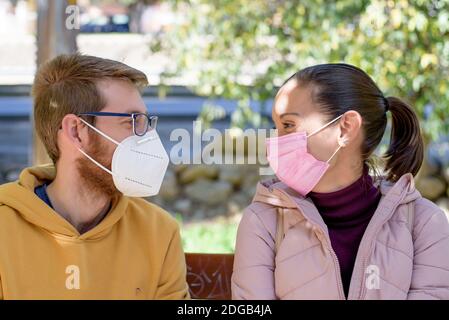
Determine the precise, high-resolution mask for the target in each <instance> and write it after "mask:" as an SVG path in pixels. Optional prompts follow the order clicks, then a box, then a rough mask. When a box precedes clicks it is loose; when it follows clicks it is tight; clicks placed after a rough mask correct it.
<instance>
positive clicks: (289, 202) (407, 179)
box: [253, 173, 421, 208]
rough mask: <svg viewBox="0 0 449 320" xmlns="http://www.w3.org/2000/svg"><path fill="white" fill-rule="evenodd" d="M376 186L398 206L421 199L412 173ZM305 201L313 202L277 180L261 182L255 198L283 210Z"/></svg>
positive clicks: (384, 180)
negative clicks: (390, 196)
mask: <svg viewBox="0 0 449 320" xmlns="http://www.w3.org/2000/svg"><path fill="white" fill-rule="evenodd" d="M374 185H375V186H380V192H381V194H382V197H385V196H387V195H389V194H390V193H391V195H393V196H394V195H395V196H396V197H393V198H395V200H396V201H397V202H398V204H404V203H409V202H411V201H414V200H416V199H418V198H420V197H421V194H420V193H419V191H418V190H417V189H416V187H415V182H414V179H413V176H412V174H410V173H407V174H405V175H403V176H402V177H401V178H400V179H399V180H398V181H397V182H396V183H393V182H390V181H388V180H386V179H385V178H384V177H381V178H379V179H377V180H375V182H374ZM391 200H394V199H391ZM303 201H311V200H310V199H309V198H307V197H303V196H302V195H300V194H299V193H297V192H296V191H295V190H293V189H292V188H290V187H288V186H287V185H286V184H285V183H283V182H281V181H280V180H279V179H277V178H275V179H269V180H265V181H262V182H259V183H258V185H257V188H256V195H255V196H254V198H253V202H262V203H266V204H270V205H272V206H276V207H283V208H295V207H296V204H297V203H298V202H303Z"/></svg>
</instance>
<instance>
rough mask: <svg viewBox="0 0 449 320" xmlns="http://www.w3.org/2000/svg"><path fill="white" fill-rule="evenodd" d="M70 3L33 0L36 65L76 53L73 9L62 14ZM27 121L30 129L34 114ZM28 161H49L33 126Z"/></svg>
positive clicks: (69, 1)
mask: <svg viewBox="0 0 449 320" xmlns="http://www.w3.org/2000/svg"><path fill="white" fill-rule="evenodd" d="M70 5H76V0H38V1H37V14H38V18H37V67H39V66H40V65H41V64H42V63H44V62H45V61H47V60H50V59H52V58H54V57H55V56H57V55H59V54H64V53H75V52H76V50H77V49H76V48H77V47H76V36H77V34H78V29H76V27H75V28H74V29H73V28H72V27H73V24H69V27H68V25H67V23H66V22H67V21H68V19H71V20H70V21H68V22H69V23H70V22H72V23H73V18H74V19H79V17H76V16H74V14H76V13H74V12H73V11H69V13H66V9H67V7H68V6H70ZM31 122H32V125H33V128H34V115H33V113H32V116H31ZM32 162H33V164H34V165H36V164H42V163H48V162H51V160H50V158H49V157H48V155H47V152H46V150H45V148H44V146H43V144H42V142H41V141H40V139H39V137H38V136H37V135H36V131H35V130H34V129H33V151H32Z"/></svg>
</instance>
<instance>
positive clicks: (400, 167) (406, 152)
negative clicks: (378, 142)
mask: <svg viewBox="0 0 449 320" xmlns="http://www.w3.org/2000/svg"><path fill="white" fill-rule="evenodd" d="M386 105H387V110H389V111H390V112H391V118H392V123H391V137H390V146H389V147H388V150H387V152H386V153H385V155H384V156H383V157H384V159H385V160H386V165H385V171H386V175H387V179H388V180H390V181H393V182H396V181H397V180H398V179H399V178H400V177H401V176H402V175H403V174H405V173H408V172H410V173H412V174H413V176H415V175H416V174H417V173H418V171H419V169H420V168H421V164H422V162H423V157H424V141H423V138H422V135H421V130H420V125H419V120H418V117H417V115H416V113H415V112H414V111H413V109H412V108H411V107H410V106H409V105H407V104H406V103H405V102H404V101H402V100H401V99H398V98H395V97H388V98H386Z"/></svg>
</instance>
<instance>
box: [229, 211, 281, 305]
mask: <svg viewBox="0 0 449 320" xmlns="http://www.w3.org/2000/svg"><path fill="white" fill-rule="evenodd" d="M272 218H273V219H269V220H270V221H264V220H262V219H261V217H260V216H259V214H256V213H255V212H254V211H253V210H252V209H251V207H248V208H246V209H245V212H244V214H243V217H242V220H241V222H240V225H239V228H238V232H237V242H236V248H235V258H234V271H233V274H232V298H233V299H236V300H253V299H257V300H274V299H277V297H276V294H275V289H274V258H275V254H274V247H275V244H274V238H273V235H272V234H271V233H270V232H269V231H268V230H273V228H274V225H275V224H276V218H275V216H273V215H272ZM271 220H272V221H271ZM266 224H270V225H269V226H267V225H266Z"/></svg>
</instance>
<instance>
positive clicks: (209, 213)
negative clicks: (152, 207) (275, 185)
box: [151, 162, 449, 222]
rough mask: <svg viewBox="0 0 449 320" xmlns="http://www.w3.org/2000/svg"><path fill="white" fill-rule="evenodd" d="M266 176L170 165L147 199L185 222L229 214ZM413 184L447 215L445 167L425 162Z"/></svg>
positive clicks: (254, 168) (253, 168) (252, 168)
mask: <svg viewBox="0 0 449 320" xmlns="http://www.w3.org/2000/svg"><path fill="white" fill-rule="evenodd" d="M268 178H270V177H267V176H260V175H259V166H258V165H205V164H200V165H178V166H170V167H169V169H168V171H167V174H166V176H165V179H164V183H163V185H162V187H161V191H160V193H159V195H157V196H156V197H153V198H151V201H152V202H155V203H157V204H159V205H160V206H162V207H163V208H164V209H165V210H167V211H169V212H171V213H173V214H181V216H182V218H183V220H184V221H187V222H189V221H197V220H202V219H208V218H214V217H217V216H225V217H231V216H234V215H236V214H240V213H241V211H242V210H243V209H244V208H245V207H246V206H247V205H249V204H250V203H251V200H252V198H253V196H254V194H255V190H256V185H257V182H258V181H259V180H261V179H262V180H263V179H268ZM416 186H417V188H418V190H419V191H420V192H421V194H422V195H423V196H424V197H425V198H428V199H429V200H431V201H433V202H435V203H437V204H438V205H439V206H440V207H441V208H442V209H443V210H445V212H446V214H447V215H448V216H449V168H445V169H444V170H439V169H438V168H436V167H433V166H430V165H429V164H428V163H427V162H425V163H424V165H423V167H422V169H421V171H420V173H419V174H418V176H417V177H416Z"/></svg>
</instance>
